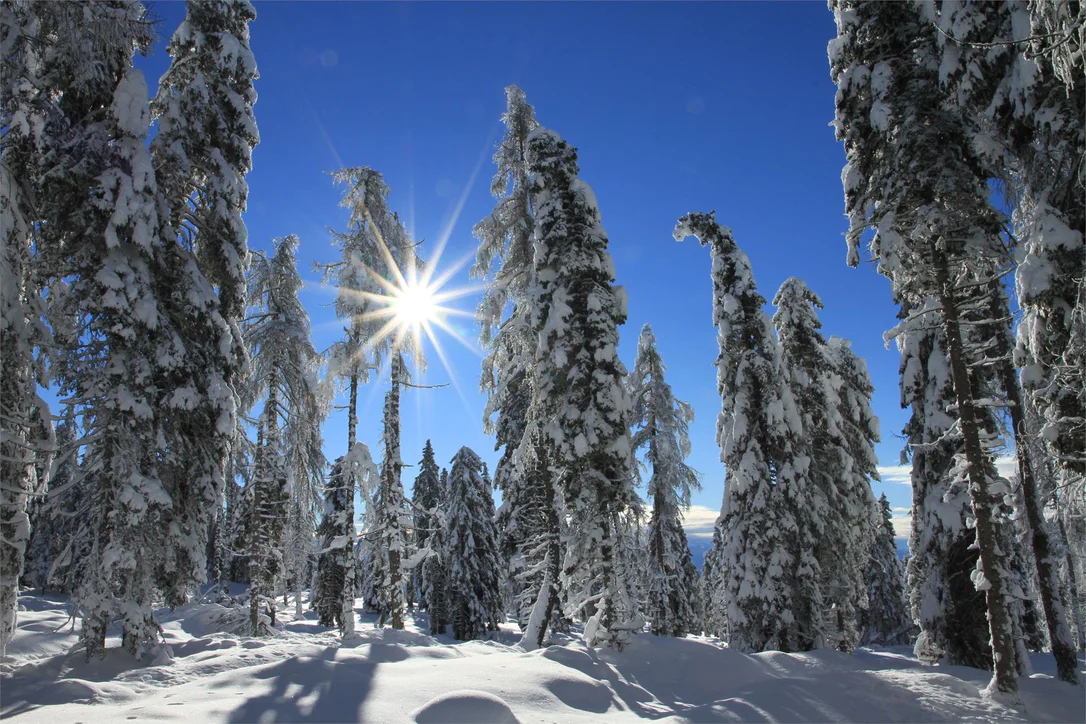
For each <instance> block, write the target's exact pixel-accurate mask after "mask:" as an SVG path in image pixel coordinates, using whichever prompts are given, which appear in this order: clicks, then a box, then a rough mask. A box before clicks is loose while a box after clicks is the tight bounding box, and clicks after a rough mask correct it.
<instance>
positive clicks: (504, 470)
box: [471, 86, 562, 645]
mask: <svg viewBox="0 0 1086 724" xmlns="http://www.w3.org/2000/svg"><path fill="white" fill-rule="evenodd" d="M505 94H506V101H507V103H506V110H505V113H504V114H503V115H502V121H503V122H504V123H505V127H506V132H505V136H504V137H503V138H502V140H501V142H500V143H499V144H498V148H497V151H496V152H495V154H494V164H495V165H496V166H497V170H496V171H495V174H494V180H493V182H492V183H491V193H492V194H493V195H494V196H495V197H497V198H498V201H497V203H496V204H495V206H494V209H493V211H492V212H491V213H490V214H489V215H488V216H487V217H486V218H484V219H483V220H482V221H480V222H479V223H478V224H476V225H475V228H474V230H473V233H474V234H475V236H476V238H478V239H479V249H478V251H477V253H476V262H475V265H474V266H473V267H472V270H471V273H472V276H475V277H486V276H487V275H488V274H491V273H493V277H492V279H491V280H490V281H489V283H488V285H487V290H486V292H485V294H484V296H483V301H482V303H481V304H480V305H479V309H478V312H477V315H476V316H477V319H478V320H479V322H480V325H481V329H482V332H481V337H480V339H481V341H482V343H483V345H484V347H486V348H487V350H488V354H487V355H486V357H484V359H483V374H482V380H481V384H482V387H483V389H484V390H486V392H487V395H488V401H487V407H486V410H485V412H484V414H485V426H486V429H487V430H488V431H489V432H493V433H494V434H495V436H496V439H495V448H496V449H502V450H503V452H502V456H501V458H500V459H499V460H498V465H497V467H496V468H495V469H494V482H495V484H496V485H497V487H498V488H499V489H500V490H501V491H502V511H501V517H500V524H499V525H500V532H499V535H500V539H501V546H502V550H503V553H504V555H505V556H506V557H507V558H508V559H509V561H510V566H511V570H510V573H509V577H510V584H511V595H512V599H513V600H512V603H513V608H514V610H515V613H516V616H517V620H518V621H519V623H520V625H521V627H522V628H527V626H528V621H529V618H530V617H531V612H532V608H533V607H534V605H535V603H536V601H537V600H539V599H540V598H541V597H540V592H541V587H542V586H543V582H544V579H546V581H547V584H548V592H547V601H548V602H551V606H550V609H551V610H550V612H549V613H545V615H544V621H543V623H542V625H541V626H540V627H538V630H537V631H535V632H534V633H533V636H534V639H535V643H536V645H541V644H542V640H543V639H544V638H545V637H546V629H547V628H548V625H550V623H551V620H552V619H554V618H556V617H560V607H559V605H557V604H558V602H559V601H560V598H561V591H560V589H559V585H560V575H559V569H560V565H561V557H562V551H561V540H560V535H559V521H558V514H557V512H556V510H555V500H554V495H553V480H552V478H551V475H550V474H549V472H548V471H547V470H546V468H545V467H543V466H540V465H539V464H537V460H538V456H537V455H523V456H520V458H519V459H518V457H517V451H518V449H519V447H520V445H521V442H522V440H523V438H524V431H525V428H526V425H527V413H528V408H529V405H530V404H531V398H532V375H533V373H534V370H533V368H532V365H531V360H532V356H533V354H534V351H535V337H534V333H533V329H532V326H531V308H532V304H533V301H532V297H531V289H532V284H533V280H534V279H535V266H534V249H533V242H532V233H533V229H534V224H535V221H534V218H533V215H532V196H531V189H530V183H531V182H530V172H529V165H528V136H529V134H531V132H532V131H533V130H535V129H536V128H537V127H538V125H539V124H538V122H537V121H536V120H535V111H534V109H533V108H532V106H531V105H529V104H528V102H527V100H526V99H525V96H524V92H523V91H522V90H521V89H520V88H518V87H516V86H509V87H508V88H506V89H505ZM530 638H531V637H530Z"/></svg>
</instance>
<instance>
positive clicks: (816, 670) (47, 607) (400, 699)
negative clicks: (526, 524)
mask: <svg viewBox="0 0 1086 724" xmlns="http://www.w3.org/2000/svg"><path fill="white" fill-rule="evenodd" d="M21 603H22V606H23V609H24V610H23V611H21V612H20V618H19V630H18V632H17V633H16V637H15V640H14V641H13V643H12V645H11V647H10V656H9V657H8V659H7V660H6V661H5V662H3V664H0V716H2V717H3V718H4V719H11V720H12V721H17V722H27V723H29V722H49V723H50V724H56V723H57V722H84V723H85V724H92V723H94V722H111V723H112V722H124V721H177V722H188V721H196V722H201V724H205V723H206V724H210V723H211V722H355V721H365V722H410V721H417V722H473V723H475V724H483V723H485V722H590V721H591V722H599V721H607V722H624V721H635V720H639V719H653V720H661V721H668V722H677V721H695V722H700V721H706V722H734V721H744V722H746V721H773V722H781V721H787V722H795V721H818V722H823V721H851V722H951V721H953V722H960V721H1039V722H1081V721H1086V701H1084V697H1083V692H1082V690H1081V689H1080V688H1078V687H1072V686H1069V685H1067V684H1062V683H1060V682H1058V681H1055V680H1054V679H1053V678H1052V675H1051V674H1052V671H1051V669H1052V668H1053V666H1054V664H1053V663H1052V662H1051V657H1049V656H1042V655H1038V656H1037V657H1035V662H1034V663H1035V666H1036V668H1037V673H1035V674H1034V675H1033V676H1032V677H1031V678H1029V679H1024V680H1023V681H1022V696H1023V700H1024V705H1025V706H1024V709H1022V710H1012V709H1008V708H1005V707H1003V706H1000V705H999V704H997V703H994V702H990V701H986V700H985V699H983V698H982V697H981V693H980V692H981V689H983V688H984V687H985V686H986V685H987V683H988V681H989V678H990V675H989V674H988V672H985V671H979V670H975V669H967V668H961V667H936V668H931V667H925V666H922V665H920V664H919V663H917V662H916V661H915V660H914V659H913V658H912V657H911V656H910V654H909V651H908V649H878V650H869V649H863V650H861V651H859V652H857V653H856V654H855V655H852V656H848V655H845V654H841V653H838V652H834V651H818V652H814V653H808V654H782V653H765V654H758V655H754V656H747V655H744V654H740V653H737V652H734V651H729V650H728V649H726V648H724V647H722V646H721V645H720V644H719V643H718V642H716V641H714V640H712V639H705V638H685V639H667V638H656V637H653V636H649V635H643V636H640V637H638V638H637V639H636V640H635V641H634V643H633V644H632V645H631V646H629V647H628V648H627V649H626V650H624V651H622V652H614V651H606V650H592V649H588V648H585V646H584V645H583V644H582V643H581V642H580V640H579V639H578V638H576V637H575V636H571V637H568V638H566V639H563V640H562V642H561V644H560V645H555V646H550V647H548V648H545V649H540V650H537V651H532V652H524V651H523V650H521V649H519V648H518V647H517V646H516V645H515V642H516V641H517V638H518V636H517V633H516V626H515V624H510V626H509V627H508V628H507V629H505V630H503V631H501V632H499V633H498V634H497V636H496V640H492V641H471V642H465V643H457V642H455V641H453V640H452V639H451V638H447V637H439V638H433V637H430V636H427V635H425V634H424V633H422V631H425V630H426V621H425V615H424V614H422V615H418V616H416V617H415V618H414V619H409V623H408V629H407V630H405V631H393V630H390V629H376V628H375V627H374V625H373V622H372V620H369V619H367V618H365V617H363V620H362V623H361V624H360V625H359V627H358V628H359V633H360V635H359V636H358V638H357V639H356V640H354V641H351V642H346V643H345V642H341V641H340V639H339V637H338V635H337V634H336V633H335V632H334V631H332V630H329V629H326V628H324V627H321V626H318V625H317V623H316V621H315V620H312V619H311V618H309V616H310V614H307V617H305V618H302V619H298V620H293V619H292V618H291V617H290V614H289V612H288V613H287V615H286V616H284V623H283V625H282V631H281V632H280V634H279V635H278V636H275V637H272V638H267V639H253V638H248V637H244V636H238V635H235V634H231V633H226V632H223V631H222V630H221V628H222V625H221V622H222V619H223V616H224V614H225V613H226V612H227V609H224V608H222V607H221V606H217V605H215V604H192V605H189V606H186V607H184V608H181V609H178V610H177V611H176V612H174V613H172V614H171V613H169V612H165V611H164V612H161V619H160V620H163V621H164V624H163V628H164V630H165V636H166V640H167V643H168V646H169V657H165V656H163V657H162V658H161V659H160V660H159V661H157V662H140V663H137V662H134V661H133V660H132V658H131V657H130V656H128V655H127V654H125V653H123V652H121V651H119V650H116V649H113V650H110V651H109V652H108V654H107V655H106V657H105V659H103V660H96V661H92V662H90V663H87V662H85V661H84V657H83V654H82V653H81V652H74V653H72V652H70V651H69V650H70V648H71V647H72V646H73V645H74V644H75V642H76V640H77V634H76V633H73V632H72V631H71V624H70V623H66V620H67V612H66V610H65V603H64V602H63V601H61V600H60V599H54V598H43V597H37V596H24V597H23V598H22V599H21ZM291 608H293V605H292V606H291ZM114 633H116V632H114ZM109 645H110V646H112V647H116V646H118V645H119V641H118V640H117V639H116V638H112V639H111V640H110V641H109Z"/></svg>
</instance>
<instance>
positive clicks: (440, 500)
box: [411, 440, 445, 610]
mask: <svg viewBox="0 0 1086 724" xmlns="http://www.w3.org/2000/svg"><path fill="white" fill-rule="evenodd" d="M440 486H441V471H440V470H439V469H438V466H437V459H436V458H435V457H434V447H433V445H431V444H430V441H429V440H427V441H426V445H425V447H423V448H422V460H420V461H419V474H418V476H416V477H415V484H414V485H413V486H412V487H411V507H412V508H413V509H414V530H415V548H416V549H417V550H418V551H419V552H420V553H422V552H423V551H429V553H428V554H427V556H426V557H425V558H424V559H423V560H422V561H421V562H420V563H419V564H418V565H417V566H416V567H415V570H414V573H413V575H414V581H415V586H414V587H415V590H416V591H417V592H418V598H419V605H420V607H421V608H423V609H426V610H429V609H430V603H431V602H430V600H429V594H430V592H431V591H433V586H432V584H431V583H430V579H431V578H434V577H435V575H437V574H438V573H437V571H436V570H435V569H436V568H437V567H438V566H441V565H443V564H442V552H443V548H442V547H437V548H435V547H434V546H433V545H432V544H434V543H437V542H438V541H442V540H444V538H443V537H441V536H440V531H438V530H436V529H437V527H438V526H439V525H442V520H441V518H440V517H439V513H438V509H439V508H442V509H444V501H445V496H444V494H443V492H442V490H441V487H440ZM435 533H438V534H439V535H434V534H435Z"/></svg>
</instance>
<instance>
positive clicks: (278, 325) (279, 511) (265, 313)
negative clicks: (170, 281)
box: [243, 235, 327, 635]
mask: <svg viewBox="0 0 1086 724" xmlns="http://www.w3.org/2000/svg"><path fill="white" fill-rule="evenodd" d="M298 243H299V242H298V237H297V236H294V235H290V236H286V237H283V238H280V239H276V240H275V243H274V251H273V253H272V255H271V256H270V257H267V256H263V255H257V256H255V258H254V263H253V265H252V270H251V273H250V277H249V282H248V293H249V307H250V315H249V318H248V319H247V320H246V326H245V341H246V343H247V345H248V347H249V349H250V351H251V353H252V374H251V376H250V377H249V378H248V380H247V382H246V390H245V394H244V395H243V401H244V403H245V408H246V409H249V408H251V407H253V406H255V405H256V404H257V403H258V402H259V401H260V400H261V399H263V407H262V408H261V409H262V411H261V413H260V415H259V416H258V417H257V446H256V451H255V453H254V461H253V474H252V480H251V482H250V484H249V485H248V486H247V487H246V491H245V493H246V497H247V498H248V500H247V508H248V511H247V512H248V520H247V530H246V533H245V536H246V544H247V546H248V548H247V550H246V553H247V554H248V557H249V578H250V583H251V588H250V627H251V631H252V634H253V635H260V634H261V633H264V632H266V631H267V627H268V626H273V625H274V624H275V598H274V592H275V585H276V579H277V577H278V576H281V575H283V574H284V572H285V571H284V568H283V565H284V560H283V535H284V531H285V529H286V526H287V521H288V517H289V511H290V504H291V497H292V495H293V496H294V497H295V498H302V500H301V501H300V504H304V505H309V504H310V501H311V500H312V491H314V490H319V488H320V484H321V476H322V475H323V468H324V458H323V454H322V453H321V451H320V423H321V422H322V421H323V419H324V415H325V414H326V409H327V408H326V405H324V404H322V402H321V399H322V398H321V394H320V391H319V390H318V381H317V376H316V364H317V362H318V356H317V353H316V351H315V350H314V349H313V343H312V342H311V341H310V334H309V315H308V314H307V313H306V311H305V309H304V308H303V307H302V305H301V302H300V300H299V299H298V292H299V290H300V289H301V288H302V280H301V277H300V276H299V275H298V268H297V251H298ZM296 504H298V503H296ZM311 534H312V529H310V535H311ZM310 540H311V538H310ZM261 606H263V607H264V613H261V610H260V609H261Z"/></svg>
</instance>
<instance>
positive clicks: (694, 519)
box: [683, 505, 720, 538]
mask: <svg viewBox="0 0 1086 724" xmlns="http://www.w3.org/2000/svg"><path fill="white" fill-rule="evenodd" d="M718 517H720V511H719V510H714V509H712V508H708V507H706V506H704V505H691V506H690V510H688V511H686V513H684V514H683V528H684V529H685V530H686V535H688V536H689V537H691V538H712V536H713V526H714V525H716V519H717V518H718Z"/></svg>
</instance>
